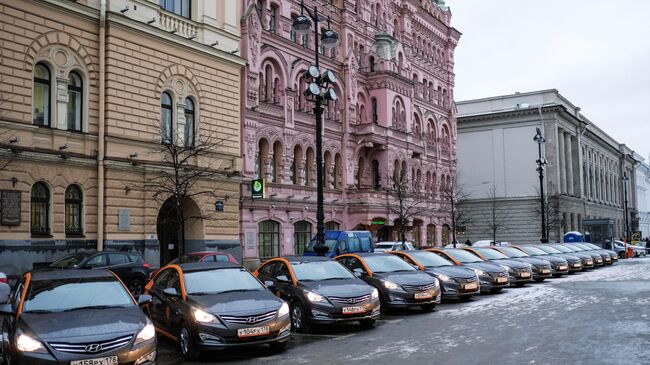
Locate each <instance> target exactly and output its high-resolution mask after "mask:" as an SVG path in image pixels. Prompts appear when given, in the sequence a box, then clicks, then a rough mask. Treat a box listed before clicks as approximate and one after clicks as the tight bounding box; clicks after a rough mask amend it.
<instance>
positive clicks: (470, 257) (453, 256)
mask: <svg viewBox="0 0 650 365" xmlns="http://www.w3.org/2000/svg"><path fill="white" fill-rule="evenodd" d="M427 251H430V252H433V253H436V254H438V255H440V256H442V257H444V258H446V259H447V260H449V261H451V262H453V263H454V264H456V266H464V267H468V268H470V269H472V270H474V272H475V273H476V275H477V276H478V278H479V281H480V284H481V293H490V292H491V293H498V292H500V291H501V290H503V288H505V287H507V286H508V285H510V279H509V276H508V270H507V269H505V268H503V266H499V265H497V264H492V263H489V262H485V261H483V260H482V259H481V258H479V257H477V256H476V255H474V254H472V253H469V252H467V251H465V250H461V249H459V248H448V249H444V250H440V249H437V248H429V249H427Z"/></svg>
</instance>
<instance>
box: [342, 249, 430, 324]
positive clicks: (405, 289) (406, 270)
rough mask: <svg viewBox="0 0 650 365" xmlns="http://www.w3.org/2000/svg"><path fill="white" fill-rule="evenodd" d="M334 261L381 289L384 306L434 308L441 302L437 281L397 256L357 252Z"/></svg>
mask: <svg viewBox="0 0 650 365" xmlns="http://www.w3.org/2000/svg"><path fill="white" fill-rule="evenodd" d="M335 260H336V261H338V262H340V263H342V264H343V265H344V266H345V267H347V268H348V269H349V270H351V271H352V272H354V273H355V275H358V276H359V277H360V278H361V280H363V281H365V282H366V283H368V284H369V285H372V286H373V287H375V288H376V289H377V290H379V297H380V298H381V305H382V306H383V307H385V308H413V307H419V308H421V309H422V310H423V311H432V310H433V309H434V308H435V306H436V304H439V303H440V299H441V294H440V285H439V283H438V280H437V279H436V278H434V277H431V275H429V274H426V273H423V272H422V271H419V270H418V269H416V268H415V267H413V266H411V265H409V264H408V263H406V262H405V261H404V260H402V259H400V258H399V257H397V256H394V255H391V254H387V253H356V254H345V255H340V256H337V257H336V258H335Z"/></svg>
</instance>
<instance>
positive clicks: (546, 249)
mask: <svg viewBox="0 0 650 365" xmlns="http://www.w3.org/2000/svg"><path fill="white" fill-rule="evenodd" d="M537 248H538V249H540V250H542V251H544V252H546V253H562V251H560V250H558V249H556V248H554V247H551V246H539V247H537Z"/></svg>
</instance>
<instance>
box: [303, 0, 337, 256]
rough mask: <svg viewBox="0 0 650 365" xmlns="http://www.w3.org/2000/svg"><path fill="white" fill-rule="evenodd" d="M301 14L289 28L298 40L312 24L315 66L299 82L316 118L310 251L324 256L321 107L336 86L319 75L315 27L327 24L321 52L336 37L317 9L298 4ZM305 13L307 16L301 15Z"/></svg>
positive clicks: (332, 97)
mask: <svg viewBox="0 0 650 365" xmlns="http://www.w3.org/2000/svg"><path fill="white" fill-rule="evenodd" d="M300 9H301V14H300V15H299V16H297V17H296V18H295V19H294V21H293V24H292V28H293V30H294V31H295V32H296V36H299V37H302V36H306V35H307V34H309V32H311V31H312V21H313V22H314V29H313V32H314V40H315V44H314V53H315V61H316V64H315V65H312V66H310V67H309V69H308V70H307V72H306V73H305V75H304V76H303V79H304V80H305V81H306V82H307V84H308V87H307V90H305V91H304V95H305V96H306V97H311V98H312V100H313V102H314V108H313V109H312V110H313V111H314V116H315V117H316V188H317V189H316V245H315V246H314V251H315V252H316V253H317V254H318V255H321V256H324V255H325V254H326V253H327V251H328V250H329V249H328V247H327V246H325V212H324V209H323V134H322V133H323V104H325V103H327V102H328V101H335V100H336V99H337V95H336V91H334V89H333V88H332V87H330V85H333V84H335V83H336V76H335V75H334V72H332V71H331V70H327V71H325V72H323V73H321V71H320V63H319V57H318V50H319V44H318V33H319V27H318V23H319V22H320V21H323V20H327V29H324V30H323V31H322V32H321V35H320V41H321V43H322V45H323V48H325V49H331V48H333V47H336V45H337V44H338V41H339V35H338V33H336V32H335V31H333V30H332V29H330V26H331V25H330V21H329V18H324V17H322V16H319V14H318V7H316V6H314V11H313V12H312V11H311V10H310V9H308V8H305V5H304V3H303V2H301V3H300ZM305 10H306V11H307V15H308V16H307V15H305Z"/></svg>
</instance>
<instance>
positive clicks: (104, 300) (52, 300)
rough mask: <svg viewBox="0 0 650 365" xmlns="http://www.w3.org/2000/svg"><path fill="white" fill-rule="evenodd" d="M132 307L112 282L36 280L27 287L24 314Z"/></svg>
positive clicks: (96, 279) (131, 301)
mask: <svg viewBox="0 0 650 365" xmlns="http://www.w3.org/2000/svg"><path fill="white" fill-rule="evenodd" d="M134 305H135V303H134V302H133V299H132V298H131V296H130V295H129V293H128V291H127V290H126V288H124V285H122V283H120V282H119V281H118V280H117V279H115V278H111V277H104V278H74V279H57V280H35V281H32V282H31V283H30V285H29V290H28V291H27V295H26V297H25V303H24V305H23V312H24V313H45V312H63V311H72V310H77V309H88V308H112V307H130V306H134Z"/></svg>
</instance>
